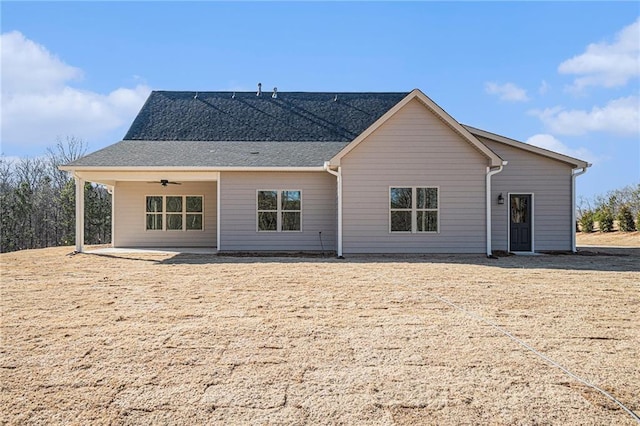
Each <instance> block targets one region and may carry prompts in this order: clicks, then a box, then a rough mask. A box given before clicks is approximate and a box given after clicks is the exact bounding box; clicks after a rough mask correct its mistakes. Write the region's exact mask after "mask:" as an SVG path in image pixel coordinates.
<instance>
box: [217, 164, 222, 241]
mask: <svg viewBox="0 0 640 426" xmlns="http://www.w3.org/2000/svg"><path fill="white" fill-rule="evenodd" d="M221 174H222V173H218V180H217V181H216V252H220V226H221V223H220V178H221Z"/></svg>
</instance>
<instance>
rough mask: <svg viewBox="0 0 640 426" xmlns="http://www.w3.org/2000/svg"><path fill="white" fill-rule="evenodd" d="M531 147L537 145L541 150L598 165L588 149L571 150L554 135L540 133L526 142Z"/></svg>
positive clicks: (596, 159)
mask: <svg viewBox="0 0 640 426" xmlns="http://www.w3.org/2000/svg"><path fill="white" fill-rule="evenodd" d="M526 142H527V143H528V144H530V145H535V146H537V147H539V148H544V149H548V150H549V151H554V152H559V153H560V154H564V155H568V156H569V157H573V158H578V159H580V160H585V161H588V162H590V163H592V164H593V163H596V162H597V161H598V158H597V157H596V156H595V155H594V154H593V153H592V152H591V151H589V150H588V149H587V148H584V147H580V148H575V149H574V148H569V147H568V146H567V145H565V144H564V143H562V142H560V141H559V140H558V139H556V138H555V137H554V136H553V135H549V134H545V133H540V134H537V135H533V136H531V137H530V138H529V139H527V141H526Z"/></svg>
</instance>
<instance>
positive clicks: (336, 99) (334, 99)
mask: <svg viewBox="0 0 640 426" xmlns="http://www.w3.org/2000/svg"><path fill="white" fill-rule="evenodd" d="M333 102H338V94H336V96H335V97H334V98H333Z"/></svg>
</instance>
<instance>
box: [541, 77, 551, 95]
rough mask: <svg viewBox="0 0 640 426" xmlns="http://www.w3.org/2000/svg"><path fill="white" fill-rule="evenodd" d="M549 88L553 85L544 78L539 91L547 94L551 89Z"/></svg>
mask: <svg viewBox="0 0 640 426" xmlns="http://www.w3.org/2000/svg"><path fill="white" fill-rule="evenodd" d="M549 88H551V86H550V85H549V83H547V80H542V83H540V87H539V88H538V93H540V94H541V95H545V94H546V93H547V92H548V91H549Z"/></svg>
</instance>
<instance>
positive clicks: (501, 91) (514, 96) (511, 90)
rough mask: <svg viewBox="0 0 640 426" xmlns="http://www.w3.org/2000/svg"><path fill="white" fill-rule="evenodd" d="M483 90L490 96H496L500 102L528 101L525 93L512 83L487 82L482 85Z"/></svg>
mask: <svg viewBox="0 0 640 426" xmlns="http://www.w3.org/2000/svg"><path fill="white" fill-rule="evenodd" d="M484 90H485V92H487V93H488V94H490V95H498V96H499V98H500V100H502V101H511V102H526V101H528V100H529V97H528V96H527V91H526V90H524V89H522V88H520V87H518V86H516V85H515V84H513V83H504V84H498V83H494V82H487V83H485V84H484Z"/></svg>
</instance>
